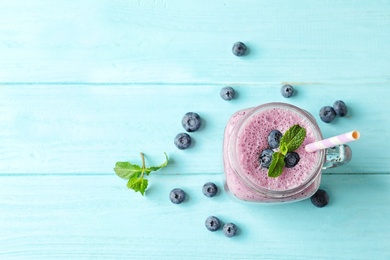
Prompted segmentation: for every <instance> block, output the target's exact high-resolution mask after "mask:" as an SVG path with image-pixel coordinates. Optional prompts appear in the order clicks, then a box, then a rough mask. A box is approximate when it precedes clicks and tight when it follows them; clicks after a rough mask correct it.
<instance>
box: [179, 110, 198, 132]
mask: <svg viewBox="0 0 390 260" xmlns="http://www.w3.org/2000/svg"><path fill="white" fill-rule="evenodd" d="M181 124H182V126H183V127H184V129H185V130H186V131H187V132H195V131H196V130H198V129H199V127H200V125H201V119H200V116H199V115H198V114H197V113H194V112H188V113H186V114H185V115H184V117H183V119H182V120H181Z"/></svg>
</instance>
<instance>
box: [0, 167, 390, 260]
mask: <svg viewBox="0 0 390 260" xmlns="http://www.w3.org/2000/svg"><path fill="white" fill-rule="evenodd" d="M221 179H222V177H221V175H208V174H203V175H192V176H183V175H169V176H168V175H165V176H161V175H151V176H150V184H151V185H150V189H149V190H148V192H147V194H146V197H142V196H140V195H139V194H135V193H133V191H131V190H127V188H126V187H125V182H124V181H123V180H121V179H119V178H118V177H116V176H114V175H110V176H98V175H94V176H63V175H57V176H17V177H16V176H8V177H7V176H2V177H0V258H2V259H9V258H24V259H25V258H39V259H53V258H63V259H69V258H77V259H84V258H94V259H97V258H123V259H125V258H126V259H129V258H130V259H177V257H178V256H179V255H180V257H181V258H183V259H205V258H215V259H339V258H340V257H341V256H343V258H348V259H368V258H369V259H388V258H389V257H390V249H389V247H388V245H389V243H390V235H389V234H390V226H389V225H388V224H387V223H388V216H389V214H390V208H389V207H388V205H389V203H390V194H389V193H390V189H389V188H388V187H389V185H390V176H388V175H382V176H375V175H366V176H365V175H355V176H334V175H331V176H324V178H323V182H322V185H321V186H322V188H324V189H326V190H327V191H328V193H329V194H330V199H331V200H330V204H329V205H327V206H326V207H324V208H321V209H319V208H316V207H314V206H313V205H312V204H311V202H310V201H309V200H306V201H301V202H297V203H292V204H286V205H279V206H265V205H258V206H250V205H244V204H239V203H237V202H234V201H232V200H230V198H229V197H228V196H227V195H226V193H225V192H224V191H222V192H220V193H219V194H218V195H217V196H216V197H214V198H207V197H205V196H204V195H203V194H202V193H201V187H202V185H203V184H204V183H205V182H207V181H214V182H215V183H216V184H217V185H218V186H219V187H220V188H221V187H222V180H221ZM175 187H181V188H183V189H184V190H185V191H186V193H187V194H188V196H189V199H188V200H187V201H185V202H184V203H183V204H180V205H174V204H172V203H171V202H170V201H169V199H168V194H169V191H170V190H171V189H172V188H175ZM209 215H215V216H218V217H219V218H220V219H221V220H222V221H223V222H225V223H226V222H234V223H235V224H236V225H238V227H239V228H240V232H239V235H238V236H237V237H234V238H231V239H228V238H226V237H224V235H223V234H222V231H217V232H215V233H211V232H209V231H207V230H206V228H205V227H204V221H205V219H206V218H207V217H208V216H209Z"/></svg>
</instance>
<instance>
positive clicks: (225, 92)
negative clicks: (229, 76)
mask: <svg viewBox="0 0 390 260" xmlns="http://www.w3.org/2000/svg"><path fill="white" fill-rule="evenodd" d="M235 94H236V92H235V91H234V89H233V88H232V87H223V88H222V89H221V92H220V95H221V98H222V99H224V100H227V101H230V100H232V99H233V98H234V95H235Z"/></svg>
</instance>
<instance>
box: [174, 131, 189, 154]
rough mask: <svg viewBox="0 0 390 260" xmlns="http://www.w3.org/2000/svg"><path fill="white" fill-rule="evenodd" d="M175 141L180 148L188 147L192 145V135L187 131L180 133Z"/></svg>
mask: <svg viewBox="0 0 390 260" xmlns="http://www.w3.org/2000/svg"><path fill="white" fill-rule="evenodd" d="M174 143H175V145H176V147H177V148H179V149H180V150H184V149H187V148H188V147H190V145H191V136H189V134H187V133H179V134H177V135H176V137H175V140H174Z"/></svg>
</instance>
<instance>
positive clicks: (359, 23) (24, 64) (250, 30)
mask: <svg viewBox="0 0 390 260" xmlns="http://www.w3.org/2000/svg"><path fill="white" fill-rule="evenodd" d="M389 28H390V1H375V2H370V1H363V0H359V1H333V2H329V1H308V0H305V1H238V0H237V1H214V2H210V1H208V2H205V1H203V3H201V2H200V1H185V2H183V1H176V0H169V1H160V0H158V1H131V0H115V1H109V0H99V1H87V0H86V1H76V0H72V1H52V0H37V1H27V0H12V1H6V0H3V1H0V258H1V259H13V258H18V259H30V258H36V259H54V258H63V259H72V258H74V259H87V258H88V259H99V258H118V259H122V258H123V259H165V258H166V259H206V258H211V259H389V258H390V249H389V244H390V225H389V217H390V207H389V204H390V175H389V174H390V153H389V151H388V150H389V147H390V134H389V130H388V129H389V126H390V117H389V115H388V113H389V97H390V89H389V85H390V73H389V69H390V48H389V43H390V34H389V32H390V29H389ZM236 41H242V42H244V43H246V44H247V46H248V47H249V49H250V53H249V54H248V55H247V56H245V57H236V56H234V55H233V54H232V52H231V48H232V45H233V43H234V42H236ZM284 83H290V84H292V85H293V86H294V87H295V89H296V90H297V92H298V93H297V95H295V96H293V97H292V98H290V99H285V98H283V97H282V96H281V95H280V87H281V86H282V85H283V84H284ZM227 85H229V86H233V87H234V88H235V89H236V91H237V92H238V96H237V98H236V99H234V100H232V101H230V102H226V101H224V100H222V99H221V98H220V96H219V91H220V89H221V88H222V87H224V86H227ZM338 99H341V100H344V101H345V102H346V104H347V105H348V107H349V114H348V116H347V117H345V118H336V120H335V121H334V122H332V123H330V124H326V123H323V122H322V121H321V120H320V119H319V116H318V111H319V109H320V108H321V107H322V106H325V105H332V104H333V102H334V101H335V100H338ZM270 101H280V102H287V103H291V104H293V105H296V106H299V107H302V108H304V109H306V110H307V111H309V112H310V113H312V114H313V115H314V116H315V118H316V119H317V121H318V123H319V125H320V127H321V129H322V131H323V135H324V136H325V137H330V136H333V135H337V134H340V133H343V132H347V131H351V130H354V129H357V130H359V131H360V133H361V139H360V140H359V141H357V142H354V143H351V145H350V146H351V148H352V150H353V159H352V161H351V162H350V163H349V164H348V165H345V166H343V167H340V168H337V169H333V170H329V171H324V172H323V179H322V183H321V187H322V188H323V189H326V190H327V191H328V193H329V195H330V203H329V205H327V206H326V207H324V208H316V207H314V206H313V205H312V204H311V202H310V200H304V201H301V202H297V203H292V204H284V205H276V206H264V205H257V204H256V205H246V204H241V203H236V202H234V201H232V200H231V199H230V198H229V197H228V196H227V194H226V192H225V191H224V190H223V165H222V138H223V131H224V127H225V125H226V122H227V120H228V118H229V117H230V115H231V114H233V113H234V112H235V111H237V110H239V109H243V108H247V107H253V106H256V105H260V104H263V103H266V102H270ZM189 111H193V112H197V113H198V114H199V115H201V117H202V118H203V120H204V127H203V128H202V129H201V130H200V131H198V132H195V133H193V134H192V135H191V136H192V137H193V139H194V141H195V144H194V146H193V147H191V148H190V149H187V150H178V149H177V148H176V147H175V146H174V144H173V139H174V137H175V135H176V134H177V133H179V132H182V131H183V129H182V127H181V123H180V121H181V118H182V116H183V115H184V114H185V113H186V112H189ZM139 152H143V153H145V155H146V163H147V164H148V165H153V164H159V163H161V162H162V161H163V160H164V154H163V153H164V152H166V153H167V154H168V155H169V158H170V162H169V164H168V166H167V167H166V168H164V169H162V170H160V171H159V172H156V173H152V174H151V175H150V176H149V182H150V184H149V188H148V190H147V192H146V195H145V196H144V197H142V196H141V195H140V194H137V193H134V192H133V191H132V190H129V189H127V188H126V181H124V180H122V179H120V178H118V177H117V176H116V175H115V173H114V171H113V167H114V165H115V163H116V162H117V161H127V160H130V161H131V162H134V163H140V162H141V159H140V158H139ZM208 181H212V182H215V183H216V184H217V185H218V187H219V188H220V190H221V192H220V193H219V194H218V195H217V196H216V197H214V198H207V197H205V196H204V195H203V194H202V192H201V189H202V186H203V184H204V183H205V182H208ZM176 187H180V188H182V189H184V190H185V191H186V193H187V195H188V197H189V198H188V200H186V201H185V202H184V203H182V204H180V205H174V204H172V203H171V202H170V201H169V198H168V194H169V192H170V190H171V189H173V188H176ZM210 215H215V216H218V217H219V218H220V219H221V220H222V221H223V222H224V223H226V222H234V223H235V224H237V226H238V227H239V234H238V235H237V236H236V237H233V238H230V239H229V238H226V237H225V236H224V235H223V233H222V232H221V231H220V232H215V233H211V232H209V231H207V230H206V228H205V227H204V221H205V219H206V218H207V217H208V216H210Z"/></svg>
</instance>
